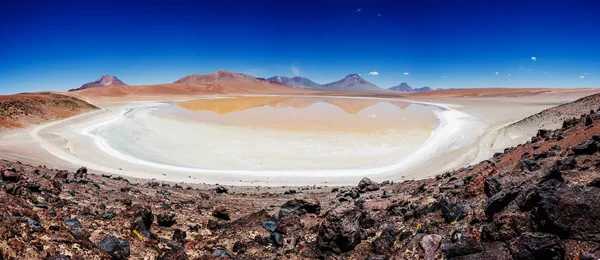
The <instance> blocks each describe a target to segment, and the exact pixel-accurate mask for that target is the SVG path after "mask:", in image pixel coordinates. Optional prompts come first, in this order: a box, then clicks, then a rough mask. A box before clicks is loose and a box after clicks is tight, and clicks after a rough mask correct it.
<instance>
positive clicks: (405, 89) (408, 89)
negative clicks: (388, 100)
mask: <svg viewBox="0 0 600 260" xmlns="http://www.w3.org/2000/svg"><path fill="white" fill-rule="evenodd" d="M389 90H393V91H400V92H413V91H414V89H413V88H411V87H410V86H409V85H408V84H407V83H406V82H402V83H400V85H398V86H393V87H391V88H389Z"/></svg>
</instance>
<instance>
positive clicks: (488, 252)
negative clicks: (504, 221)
mask: <svg viewBox="0 0 600 260" xmlns="http://www.w3.org/2000/svg"><path fill="white" fill-rule="evenodd" d="M481 245H482V246H483V250H482V251H479V252H476V253H471V254H468V255H462V256H457V257H451V258H448V259H450V260H483V259H485V260H509V259H511V256H510V253H509V251H508V249H507V248H506V247H505V246H504V243H503V242H493V243H482V244H481Z"/></svg>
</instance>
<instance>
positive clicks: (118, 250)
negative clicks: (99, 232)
mask: <svg viewBox="0 0 600 260" xmlns="http://www.w3.org/2000/svg"><path fill="white" fill-rule="evenodd" d="M98 246H99V247H100V248H101V249H102V250H104V251H105V252H107V253H109V254H110V255H111V256H112V258H113V259H127V258H128V257H129V254H130V252H129V241H127V240H121V239H118V238H116V237H113V236H110V237H106V238H104V240H102V241H101V242H100V243H99V244H98Z"/></svg>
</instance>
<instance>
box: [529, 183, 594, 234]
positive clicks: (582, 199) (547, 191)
mask: <svg viewBox="0 0 600 260" xmlns="http://www.w3.org/2000/svg"><path fill="white" fill-rule="evenodd" d="M598 201H600V188H596V187H569V186H568V185H566V184H564V183H562V182H559V181H557V180H549V181H547V182H544V183H542V184H540V186H539V187H538V188H537V189H536V193H535V194H534V195H533V196H532V198H531V200H530V201H529V202H528V205H530V207H531V208H532V211H531V215H532V218H533V223H534V227H535V228H536V229H537V230H538V231H541V232H548V233H552V234H556V235H558V236H559V237H561V238H572V239H582V240H593V241H596V242H600V203H598Z"/></svg>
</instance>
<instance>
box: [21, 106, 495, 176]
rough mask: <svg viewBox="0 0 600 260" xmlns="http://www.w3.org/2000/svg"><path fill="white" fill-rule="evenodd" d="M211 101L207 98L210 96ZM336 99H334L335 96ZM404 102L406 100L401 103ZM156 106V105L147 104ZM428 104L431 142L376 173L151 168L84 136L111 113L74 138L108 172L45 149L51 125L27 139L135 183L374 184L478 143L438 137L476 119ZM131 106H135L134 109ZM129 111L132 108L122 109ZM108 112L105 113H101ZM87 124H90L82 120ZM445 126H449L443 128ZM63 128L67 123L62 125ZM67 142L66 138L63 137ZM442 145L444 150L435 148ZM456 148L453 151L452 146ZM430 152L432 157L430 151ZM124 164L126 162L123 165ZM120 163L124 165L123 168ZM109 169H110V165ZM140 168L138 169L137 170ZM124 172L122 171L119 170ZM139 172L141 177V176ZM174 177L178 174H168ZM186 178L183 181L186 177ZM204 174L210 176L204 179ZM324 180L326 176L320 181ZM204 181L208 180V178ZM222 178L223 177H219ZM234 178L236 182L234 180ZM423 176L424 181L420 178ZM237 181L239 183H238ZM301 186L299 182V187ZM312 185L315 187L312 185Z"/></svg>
mask: <svg viewBox="0 0 600 260" xmlns="http://www.w3.org/2000/svg"><path fill="white" fill-rule="evenodd" d="M211 98H212V97H211ZM334 98H338V97H334ZM340 98H353V97H340ZM363 98H367V99H383V100H394V101H401V100H399V99H393V98H368V97H363ZM403 101H406V100H403ZM407 102H411V103H421V104H425V103H426V102H419V101H407ZM148 103H150V102H142V103H141V105H139V106H142V107H143V106H147V105H146V104H148ZM150 104H157V103H154V102H153V103H150ZM426 104H427V105H433V106H436V107H438V109H445V110H444V111H443V112H440V111H439V110H438V109H436V110H435V111H437V112H436V114H437V115H436V116H437V117H438V118H441V123H440V124H439V125H438V126H437V127H436V128H435V129H434V130H433V131H432V133H431V135H430V137H429V138H428V139H427V141H426V142H425V143H424V144H423V145H422V146H420V147H419V148H418V149H417V150H416V151H415V152H414V153H412V154H411V155H409V156H407V157H404V158H403V159H401V160H400V161H398V162H396V163H394V164H392V165H388V166H383V167H376V168H367V169H362V168H355V169H327V170H318V169H315V170H264V171H263V170H260V171H248V170H209V169H198V168H187V167H178V166H170V165H164V164H156V163H153V162H147V161H143V160H140V159H138V158H131V157H130V156H124V155H123V154H122V153H120V152H119V151H117V150H115V149H111V147H108V146H107V145H106V144H103V141H102V140H98V139H97V138H95V137H93V135H91V134H89V132H90V131H91V130H92V129H93V128H96V127H98V126H99V125H102V124H107V123H110V121H107V120H106V116H108V115H114V114H115V111H114V110H113V111H112V112H109V114H108V115H107V114H105V115H103V116H101V118H103V120H99V119H98V118H96V119H94V120H92V121H91V122H97V123H96V124H94V125H91V126H88V127H86V128H85V129H83V130H81V131H80V132H79V133H80V134H82V133H84V132H85V133H86V134H84V135H86V136H87V137H88V138H91V139H93V140H94V145H95V146H96V147H97V149H98V150H100V151H101V152H102V153H105V154H108V155H109V156H110V157H112V158H113V160H115V161H117V160H119V161H121V162H120V163H116V162H115V163H113V165H115V166H113V167H110V166H106V165H102V164H97V163H93V162H90V161H89V160H86V159H85V158H79V157H77V154H71V153H66V152H65V151H64V150H62V149H60V148H57V147H54V146H53V145H51V144H49V143H48V142H46V141H45V140H43V138H42V137H40V136H39V134H38V133H39V132H40V131H42V130H44V129H45V128H48V127H52V126H54V124H52V123H50V124H48V125H42V126H38V127H36V128H35V129H34V130H33V131H32V132H31V135H32V137H34V139H35V140H36V142H38V143H40V145H41V146H42V148H43V149H45V150H46V151H47V152H49V153H50V154H52V155H53V156H56V157H58V158H60V159H62V160H64V161H66V162H68V163H70V164H75V165H86V167H88V168H89V169H91V170H96V171H99V172H104V173H110V174H117V175H122V176H129V177H134V178H143V179H156V180H164V181H174V182H179V181H181V182H188V183H203V182H204V183H206V182H209V183H210V182H213V183H216V182H218V183H225V182H227V181H224V180H223V179H230V180H232V179H237V180H238V181H234V182H229V184H231V185H247V184H248V183H251V184H253V185H254V184H256V182H257V181H258V182H260V184H261V185H265V186H279V185H293V186H303V185H307V184H309V183H306V182H301V181H300V180H296V181H294V180H289V179H296V178H303V179H310V180H311V181H310V183H312V184H317V183H319V184H324V183H329V182H330V181H329V180H333V182H335V183H336V184H340V185H345V184H350V183H355V180H356V178H358V177H360V178H362V177H364V176H368V177H370V178H373V179H377V180H383V179H385V180H394V181H401V178H402V176H407V175H411V174H410V173H412V172H415V171H416V170H415V168H417V166H418V165H419V164H423V163H425V162H427V161H428V160H431V159H434V158H435V157H436V156H439V155H440V154H443V153H448V152H449V151H452V150H454V149H456V148H460V147H462V146H466V145H471V144H473V143H475V142H476V141H477V140H478V138H479V137H480V136H481V135H482V134H483V133H484V132H485V128H484V129H482V130H481V132H480V133H479V134H478V135H477V136H475V137H471V138H468V139H469V140H467V143H466V144H464V139H465V138H464V137H463V139H460V140H463V143H462V144H461V143H458V144H457V142H455V141H454V138H448V136H447V135H443V136H442V134H443V133H454V134H455V135H456V133H460V132H464V131H465V130H466V129H469V127H468V124H469V122H465V121H464V119H475V120H476V118H475V117H473V116H470V115H468V114H467V113H464V112H461V111H458V110H455V109H452V108H450V107H449V106H446V105H444V104H437V103H426ZM139 106H135V107H139ZM127 107H131V106H127ZM117 109H118V110H123V109H126V108H123V107H118V108H117ZM106 111H109V110H106ZM123 113H127V112H126V111H121V112H120V113H119V116H122V115H123ZM119 116H117V117H115V118H113V120H117V119H118V118H119ZM86 122H87V123H89V122H90V121H89V120H88V121H86ZM448 122H450V123H448ZM456 122H459V123H460V124H461V125H457V124H456ZM66 123H67V125H68V122H66ZM66 139H67V140H68V138H66ZM444 140H452V142H448V141H444ZM440 145H442V147H443V149H442V148H440ZM456 145H458V147H456ZM432 151H433V152H432ZM123 159H125V160H123ZM123 161H125V162H124V163H123ZM121 164H124V166H122V167H118V166H117V165H121ZM127 164H137V165H136V166H137V167H128V166H125V165H127ZM111 166H112V165H111ZM140 166H141V167H140ZM148 166H149V167H151V168H152V169H143V168H144V167H148ZM129 168H137V170H135V171H132V170H129ZM119 169H126V170H119ZM156 170H162V171H166V172H168V175H167V176H164V175H160V174H151V173H149V172H150V171H156ZM140 171H143V172H140ZM173 173H178V174H173ZM191 173H193V174H194V178H191V177H188V176H190V175H189V174H191ZM186 174H187V176H185V175H186ZM206 175H209V176H206ZM322 176H327V177H322ZM207 177H208V178H207ZM211 177H212V178H211ZM224 177H226V178H224ZM236 177H237V178H236ZM282 177H283V179H288V180H286V181H283V180H278V179H282ZM423 177H425V176H423ZM240 181H241V183H240ZM299 181H300V182H299ZM315 181H316V182H315Z"/></svg>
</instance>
